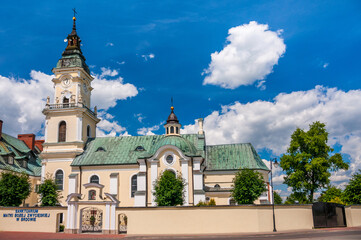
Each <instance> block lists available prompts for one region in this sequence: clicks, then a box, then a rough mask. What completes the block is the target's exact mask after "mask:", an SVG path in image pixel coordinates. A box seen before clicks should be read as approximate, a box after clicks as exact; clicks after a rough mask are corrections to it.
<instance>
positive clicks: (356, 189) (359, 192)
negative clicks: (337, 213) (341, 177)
mask: <svg viewBox="0 0 361 240" xmlns="http://www.w3.org/2000/svg"><path fill="white" fill-rule="evenodd" d="M342 200H343V201H344V202H345V203H347V204H361V170H359V171H358V172H357V173H355V174H354V175H352V178H351V179H350V181H349V183H348V184H347V185H346V188H345V190H344V191H343V198H342Z"/></svg>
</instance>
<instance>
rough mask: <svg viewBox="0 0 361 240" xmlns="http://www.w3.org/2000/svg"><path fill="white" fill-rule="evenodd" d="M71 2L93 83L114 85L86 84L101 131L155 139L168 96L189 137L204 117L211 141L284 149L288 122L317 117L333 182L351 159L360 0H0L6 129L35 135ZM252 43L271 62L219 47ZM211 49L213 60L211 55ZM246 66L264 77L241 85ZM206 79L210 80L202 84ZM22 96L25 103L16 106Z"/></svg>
mask: <svg viewBox="0 0 361 240" xmlns="http://www.w3.org/2000/svg"><path fill="white" fill-rule="evenodd" d="M74 7H75V8H76V10H77V12H78V15H77V30H78V34H79V36H80V37H81V38H82V43H83V46H82V50H83V53H84V55H85V57H86V58H87V64H88V65H89V66H90V67H91V71H92V73H93V75H94V76H95V77H96V79H97V80H98V85H99V86H101V85H102V84H104V83H106V82H105V81H107V83H108V85H109V86H112V84H115V85H114V86H115V87H113V88H112V89H113V90H111V89H110V90H109V94H108V95H111V94H115V96H114V97H113V98H110V99H108V100H107V99H105V100H104V98H106V97H107V96H103V95H101V94H100V93H99V94H96V93H95V90H94V98H93V104H94V105H98V106H100V108H101V109H103V110H101V111H102V112H103V120H104V121H103V123H102V125H101V129H100V130H101V131H102V134H109V133H111V134H116V135H121V134H131V135H138V134H146V133H148V134H151V133H155V134H163V133H164V129H163V127H162V126H161V123H162V122H163V121H165V120H166V118H167V116H168V114H169V112H170V110H169V107H170V98H171V97H173V98H174V106H175V113H176V114H177V116H178V118H179V119H180V121H181V123H182V124H183V125H184V126H186V127H185V129H184V131H185V132H192V131H193V132H194V131H195V128H193V126H192V124H194V120H195V119H197V118H200V117H202V118H205V130H206V134H207V142H209V143H211V144H218V143H230V142H252V143H253V145H254V146H255V147H256V148H257V150H258V151H259V153H260V155H261V157H262V158H265V159H268V158H269V157H270V156H272V157H274V156H280V155H281V154H282V153H283V152H284V151H285V149H286V148H287V144H288V143H289V136H290V134H291V133H292V131H293V130H294V129H295V128H296V127H301V128H307V126H308V125H309V124H311V123H312V121H315V120H320V121H324V122H326V123H327V127H328V129H329V131H330V144H332V145H334V144H335V146H336V150H337V151H338V152H342V153H343V154H344V156H345V157H346V158H347V159H348V161H350V163H352V164H353V165H352V166H353V167H352V170H349V171H347V172H341V173H338V174H336V175H333V177H334V178H333V180H335V183H336V184H340V185H341V186H342V184H344V183H345V181H347V179H348V177H349V176H350V174H351V173H353V172H355V171H356V169H358V168H359V167H360V166H361V154H360V151H359V150H361V148H360V146H358V145H360V144H358V143H359V141H360V139H361V124H359V123H360V121H361V120H359V119H360V118H361V115H360V113H359V110H358V109H359V108H358V105H359V104H360V102H358V100H361V92H360V88H361V81H360V80H361V72H360V70H359V69H360V63H361V59H360V56H361V48H360V42H361V41H360V40H361V28H360V27H359V24H360V22H361V14H360V12H361V11H360V10H361V3H360V2H359V1H159V2H154V1H102V2H100V1H36V2H28V1H16V2H10V1H7V2H4V3H2V8H1V9H0V20H1V21H0V22H1V23H0V45H1V46H2V49H1V52H0V76H1V78H0V93H3V94H2V95H3V98H2V97H1V95H0V118H1V119H3V120H5V121H4V131H5V132H9V133H11V134H13V135H16V134H17V133H20V132H24V131H26V132H34V133H37V134H38V135H42V134H43V125H42V124H43V116H42V115H41V109H42V106H41V104H42V103H43V102H44V99H45V98H46V95H45V96H38V94H34V92H35V91H36V89H39V88H40V89H42V90H41V91H40V95H41V93H44V94H47V93H49V94H51V85H49V84H48V82H50V80H49V79H51V75H52V72H51V69H52V68H53V67H55V65H56V63H57V60H58V59H59V58H60V57H61V53H62V51H63V50H64V49H65V46H66V43H64V41H63V40H64V39H65V38H66V36H67V34H69V33H70V32H71V27H72V10H71V9H72V8H74ZM252 22H253V24H252ZM242 26H243V27H242ZM262 26H263V30H260V29H259V27H262ZM265 26H266V27H265ZM232 28H233V29H234V31H233V33H230V32H229V31H230V29H232ZM247 29H248V30H252V31H253V30H254V31H256V30H255V29H258V30H257V31H259V35H257V36H258V38H257V39H252V36H250V37H248V38H247V37H246V34H245V31H246V30H247ZM257 36H253V37H257ZM227 37H230V38H233V39H234V42H233V41H227ZM268 37H269V39H270V41H269V42H267V39H268ZM239 41H243V42H242V44H237V43H236V42H238V43H239ZM257 44H258V45H257ZM282 44H283V45H282ZM227 46H228V47H227ZM248 46H249V47H248ZM252 46H256V47H260V48H259V51H260V54H262V56H261V57H266V56H268V57H269V56H271V55H272V56H273V57H270V58H271V59H270V60H269V61H268V60H267V61H266V63H267V64H266V65H262V64H258V63H259V61H258V62H256V63H254V64H253V63H252V60H251V58H252V54H253V53H254V52H252V51H250V52H249V54H250V59H247V58H245V59H243V60H242V61H234V58H231V57H230V55H226V54H225V53H226V49H227V48H228V49H230V48H232V50H234V49H235V50H236V53H237V54H240V55H242V54H243V53H244V52H247V50H248V49H250V48H251V47H252ZM282 46H284V50H282V49H283V48H282ZM216 52H218V53H219V55H218V58H217V59H218V60H217V59H213V58H212V57H211V54H212V53H216ZM222 54H224V55H222ZM216 55H217V54H216ZM232 61H233V62H232ZM223 63H229V65H230V66H234V67H235V68H237V69H238V70H239V72H238V73H234V74H233V73H232V74H231V75H232V76H233V77H232V79H233V82H236V85H237V86H233V87H232V88H231V89H230V88H225V87H224V86H223V87H222V86H221V84H219V81H221V82H222V81H223V82H227V81H228V82H227V83H229V81H230V79H227V78H225V77H224V75H221V76H220V77H215V72H216V71H217V70H220V71H221V72H222V73H225V75H227V71H231V70H230V69H229V68H228V65H227V64H226V66H224V65H222V64H223ZM212 64H213V65H212ZM210 65H212V66H213V68H210ZM249 68H254V71H255V72H256V73H262V72H263V74H261V79H260V78H257V77H255V74H249V75H247V76H246V78H247V79H248V83H249V85H244V81H243V80H242V79H243V78H244V76H243V77H242V74H243V73H245V72H247V69H249ZM206 69H208V72H207V71H205V70H206ZM106 70H107V71H108V72H106ZM31 73H32V74H31ZM202 73H203V74H202ZM212 74H213V75H212ZM237 74H238V75H237ZM207 76H211V77H212V76H213V77H212V79H213V80H212V81H215V82H216V84H204V82H205V78H206V77H207ZM31 81H33V82H31ZM217 81H218V83H217ZM262 81H263V82H262ZM261 82H262V83H261ZM126 84H128V85H126ZM44 85H46V87H44ZM257 86H258V87H257ZM316 86H319V87H316ZM321 86H322V87H321ZM130 87H133V88H132V89H133V91H132V92H129V91H130V89H131V88H130ZM135 88H136V92H135V91H134V89H135ZM114 91H115V92H114ZM116 91H118V92H116ZM6 93H7V94H8V95H6ZM104 93H105V94H107V89H105V90H104ZM110 93H111V94H110ZM117 93H119V95H121V97H119V96H118V95H117ZM4 96H6V99H9V98H10V100H11V101H10V102H11V104H5V101H4V99H5V97H4ZM97 96H98V97H97ZM26 97H28V98H29V97H30V98H32V101H30V103H32V105H29V106H28V107H27V108H26V109H24V104H23V103H24V102H28V101H27V100H26ZM97 99H98V102H97V101H96V100H97ZM106 100H107V102H106ZM105 102H106V103H105ZM30 103H28V104H30ZM9 112H11V114H10V113H9ZM106 114H108V115H106ZM106 116H108V117H106ZM359 117H360V118H359ZM142 128H143V129H142ZM145 128H146V129H145ZM157 129H158V130H157ZM359 148H360V149H359ZM277 174H278V175H279V176H280V175H281V174H282V173H280V172H277ZM336 180H339V181H336ZM282 189H283V190H284V193H285V191H286V190H285V188H284V187H282Z"/></svg>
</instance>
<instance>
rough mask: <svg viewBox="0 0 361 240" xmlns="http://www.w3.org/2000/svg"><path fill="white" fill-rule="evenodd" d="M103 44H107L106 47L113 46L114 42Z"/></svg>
mask: <svg viewBox="0 0 361 240" xmlns="http://www.w3.org/2000/svg"><path fill="white" fill-rule="evenodd" d="M105 46H107V47H113V46H114V43H112V42H108V43H107V44H105Z"/></svg>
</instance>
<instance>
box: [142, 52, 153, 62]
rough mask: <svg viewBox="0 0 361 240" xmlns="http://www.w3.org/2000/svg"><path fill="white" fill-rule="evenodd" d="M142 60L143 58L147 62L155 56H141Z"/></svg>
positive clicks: (151, 54)
mask: <svg viewBox="0 0 361 240" xmlns="http://www.w3.org/2000/svg"><path fill="white" fill-rule="evenodd" d="M142 58H144V60H145V61H148V60H149V59H153V58H155V55H154V54H153V53H150V54H147V55H142Z"/></svg>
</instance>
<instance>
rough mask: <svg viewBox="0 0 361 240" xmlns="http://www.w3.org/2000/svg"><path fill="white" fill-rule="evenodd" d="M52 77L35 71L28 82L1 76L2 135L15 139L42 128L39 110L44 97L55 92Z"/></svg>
mask: <svg viewBox="0 0 361 240" xmlns="http://www.w3.org/2000/svg"><path fill="white" fill-rule="evenodd" d="M53 77H54V76H52V75H47V74H45V73H42V72H38V71H34V70H32V71H31V72H30V79H29V80H26V79H15V78H13V77H4V76H0V103H1V104H0V119H1V120H3V121H4V129H3V131H4V132H6V133H8V134H10V135H13V136H17V134H19V133H37V132H39V131H40V130H41V129H42V124H43V123H44V121H45V118H44V115H43V114H42V113H41V111H42V110H43V108H44V106H45V103H46V97H47V96H52V94H53V92H54V90H53V82H52V81H51V79H52V78H53Z"/></svg>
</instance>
